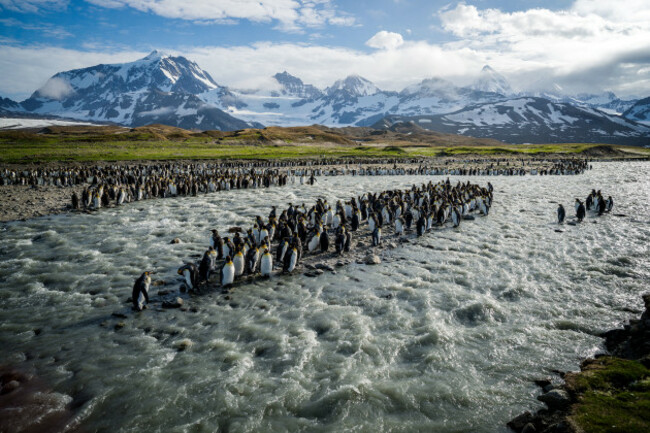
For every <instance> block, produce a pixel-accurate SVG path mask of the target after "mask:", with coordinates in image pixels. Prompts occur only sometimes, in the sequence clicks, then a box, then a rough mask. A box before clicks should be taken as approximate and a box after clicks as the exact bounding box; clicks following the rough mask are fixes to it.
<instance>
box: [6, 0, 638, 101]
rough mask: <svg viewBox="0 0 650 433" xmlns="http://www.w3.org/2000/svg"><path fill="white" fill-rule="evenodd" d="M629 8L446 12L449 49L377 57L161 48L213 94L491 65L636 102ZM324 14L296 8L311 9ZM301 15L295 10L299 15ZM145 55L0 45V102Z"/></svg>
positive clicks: (374, 43) (384, 46)
mask: <svg viewBox="0 0 650 433" xmlns="http://www.w3.org/2000/svg"><path fill="white" fill-rule="evenodd" d="M0 1H2V0H0ZM114 1H118V0H114ZM124 1H126V0H119V2H121V3H122V4H123V3H124ZM129 1H135V0H129ZM142 1H144V0H142ZM151 1H153V0H151ZM233 1H234V0H233ZM630 1H633V2H636V3H635V4H634V6H635V7H636V8H637V9H636V12H635V13H632V12H626V11H625V7H623V6H622V5H621V6H620V7H619V8H618V9H617V8H615V7H613V6H611V5H610V4H609V3H608V2H606V1H604V0H602V1H596V0H591V1H587V0H578V1H576V2H575V3H574V4H573V6H572V7H571V8H569V9H566V10H563V11H550V10H547V9H531V10H526V11H520V12H511V13H506V12H502V11H499V10H497V9H485V10H482V9H478V8H476V7H474V6H468V5H465V4H459V5H453V6H452V7H451V8H447V9H445V10H442V11H441V12H440V14H439V16H440V19H441V24H442V28H443V29H445V30H446V31H447V32H450V33H453V34H454V35H456V36H457V38H456V40H455V41H453V42H449V43H445V44H432V43H428V42H424V41H413V40H409V39H408V38H407V39H406V40H405V39H404V38H403V37H402V35H400V34H399V33H391V32H387V31H381V32H379V33H377V34H375V35H374V36H372V37H371V38H370V39H369V40H368V41H367V42H366V44H367V45H368V46H371V47H373V48H377V49H376V50H371V52H365V51H361V50H353V49H349V48H344V47H332V46H324V45H318V44H316V43H311V44H297V43H273V42H259V43H255V44H252V45H242V46H229V47H228V46H204V47H194V46H189V47H182V46H181V47H173V48H172V49H169V48H168V47H159V48H161V49H164V50H165V51H170V52H172V53H174V54H180V55H184V56H186V57H187V58H189V59H190V60H193V61H196V62H197V63H198V64H199V66H201V67H202V68H204V69H205V70H207V71H208V72H209V73H210V74H211V75H212V77H213V78H214V79H215V80H216V81H217V82H218V83H219V84H222V85H227V86H231V87H235V88H249V89H250V88H253V87H257V86H258V85H259V86H265V87H266V86H268V85H269V77H271V76H272V75H273V74H275V73H276V72H281V71H283V70H287V71H289V72H290V73H291V74H293V75H296V76H298V77H300V78H301V79H302V80H303V81H304V82H306V83H310V84H314V85H316V86H319V87H321V88H324V87H326V86H329V85H331V84H332V83H333V82H334V81H335V80H337V79H339V78H342V77H345V76H346V75H350V74H359V75H361V76H363V77H365V78H368V79H369V80H371V81H373V82H374V83H375V84H376V85H377V86H379V87H380V88H382V89H385V90H401V89H403V88H404V87H405V86H407V85H410V84H413V83H416V82H418V81H421V80H422V79H424V78H428V77H434V76H437V77H442V78H446V79H450V80H452V81H454V82H456V83H457V84H467V83H468V82H470V81H471V80H472V79H473V78H474V77H475V76H476V75H477V74H478V72H479V71H480V69H481V68H482V66H483V65H485V64H490V65H491V66H492V67H493V68H494V69H496V70H497V71H498V72H500V73H502V74H503V75H505V76H506V77H507V78H508V79H509V80H510V81H511V83H512V84H513V86H514V87H516V88H517V87H518V88H520V89H522V88H530V87H531V86H533V85H538V86H550V84H552V83H557V84H559V85H561V86H562V87H564V88H565V89H566V90H567V91H571V92H578V91H580V92H582V91H589V92H598V91H602V90H613V91H614V92H616V93H617V94H618V95H619V96H628V95H633V96H639V97H643V96H648V95H650V18H648V19H647V20H646V19H645V17H647V16H648V13H650V2H648V1H647V0H646V1H645V2H644V1H639V0H630ZM322 4H325V3H316V2H311V3H307V2H303V3H301V5H303V6H305V5H306V6H305V7H310V8H312V9H314V8H316V9H318V7H319V5H322ZM299 10H300V9H295V10H294V11H298V12H296V14H297V15H298V14H299ZM639 17H641V18H639ZM642 18H643V19H642ZM274 19H277V18H274ZM296 20H298V18H296ZM295 22H297V21H294V23H295ZM318 22H319V21H318V19H316V18H313V21H311V23H312V24H313V25H317V24H318ZM321 22H322V21H321ZM146 54H148V53H146V52H134V51H128V50H124V51H116V50H115V48H113V49H111V48H107V47H102V46H91V45H88V46H87V47H86V48H85V51H82V50H69V49H63V48H56V47H47V46H46V47H40V46H39V47H20V46H16V45H14V46H11V45H8V44H6V45H0V76H2V80H0V94H3V95H6V96H10V97H13V98H24V97H26V96H28V95H29V94H31V92H33V90H34V89H36V88H38V87H40V86H42V85H43V83H45V82H46V81H47V80H48V78H49V77H51V76H52V75H54V74H55V73H57V72H60V71H64V70H69V69H74V68H81V67H88V66H93V65H96V64H99V63H118V62H125V61H133V60H135V59H138V58H140V57H143V56H145V55H146Z"/></svg>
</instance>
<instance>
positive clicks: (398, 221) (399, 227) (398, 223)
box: [395, 216, 404, 236]
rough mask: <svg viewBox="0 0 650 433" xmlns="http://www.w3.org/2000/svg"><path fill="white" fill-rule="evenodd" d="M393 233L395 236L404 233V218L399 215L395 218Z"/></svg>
mask: <svg viewBox="0 0 650 433" xmlns="http://www.w3.org/2000/svg"><path fill="white" fill-rule="evenodd" d="M395 234H396V235H397V236H400V235H403V234H404V219H403V218H402V217H401V216H400V217H397V218H395Z"/></svg>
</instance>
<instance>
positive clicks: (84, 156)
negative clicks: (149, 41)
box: [0, 125, 650, 163]
mask: <svg viewBox="0 0 650 433" xmlns="http://www.w3.org/2000/svg"><path fill="white" fill-rule="evenodd" d="M47 132H48V133H46V134H42V133H41V134H36V133H28V132H14V131H3V132H0V162H2V163H29V162H46V161H102V160H103V161H121V160H170V159H217V158H223V159H274V158H309V157H315V158H316V157H328V158H336V157H391V158H393V157H413V156H417V157H436V156H456V155H518V154H522V155H523V154H527V155H540V154H572V155H577V154H580V153H583V152H586V153H585V156H607V153H610V154H611V153H612V149H616V150H615V151H614V152H613V153H620V152H619V151H620V150H623V151H625V152H633V153H634V154H636V155H637V156H650V149H642V148H624V147H621V146H605V147H603V146H602V145H597V144H582V143H570V144H549V145H508V144H501V143H498V142H494V141H491V142H487V143H486V142H485V140H483V141H480V140H476V139H472V138H470V137H462V136H450V137H448V138H446V139H445V140H442V141H441V140H440V139H439V137H438V136H435V137H434V136H431V137H427V136H423V137H419V138H418V139H417V141H416V142H414V141H408V140H405V139H403V138H402V137H400V136H394V137H377V139H376V140H373V139H370V140H368V139H364V140H363V143H362V144H360V140H357V138H356V137H355V136H353V135H348V134H344V133H342V132H333V131H329V130H322V129H319V128H316V127H299V128H276V127H272V128H265V129H263V130H256V129H246V130H242V131H234V132H227V133H224V132H219V131H207V132H204V133H193V132H191V131H186V130H182V129H179V128H171V127H164V126H157V125H151V126H147V127H142V128H136V129H133V130H128V129H119V128H112V129H109V130H104V129H101V128H61V127H52V128H48V131H47ZM427 138H431V140H430V141H429V142H427V141H426V139H427ZM441 143H444V144H441ZM450 143H453V144H452V145H450ZM599 149H600V150H601V151H603V149H604V154H603V155H595V154H592V155H589V154H590V152H596V153H598V151H599ZM600 153H603V152H600ZM611 156H614V155H613V154H612V155H611ZM618 156H620V155H618Z"/></svg>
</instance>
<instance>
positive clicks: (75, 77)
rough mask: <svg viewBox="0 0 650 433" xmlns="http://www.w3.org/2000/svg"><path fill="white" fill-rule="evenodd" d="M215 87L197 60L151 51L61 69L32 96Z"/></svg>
mask: <svg viewBox="0 0 650 433" xmlns="http://www.w3.org/2000/svg"><path fill="white" fill-rule="evenodd" d="M217 87H219V86H218V85H217V83H215V82H214V80H213V79H212V77H211V76H210V74H208V73H207V72H205V71H204V70H202V69H201V68H200V67H199V66H198V65H197V64H196V63H194V62H191V61H189V60H187V59H186V58H185V57H181V56H179V57H172V56H170V55H168V54H165V53H162V52H160V51H153V52H152V53H151V54H149V55H148V56H146V57H144V58H142V59H140V60H136V61H135V62H130V63H121V64H112V65H97V66H92V67H90V68H83V69H74V70H71V71H66V72H60V73H58V74H56V75H54V76H53V77H52V78H50V79H49V80H48V81H47V83H45V85H44V86H43V87H41V88H40V89H38V90H37V91H36V92H35V93H34V94H33V95H32V98H39V99H46V100H57V101H61V100H65V99H67V98H69V97H72V96H73V95H75V94H84V93H88V92H91V93H98V92H99V93H101V94H102V95H103V96H110V95H118V94H121V93H123V92H134V91H142V90H145V89H153V88H156V89H159V90H162V91H165V92H182V93H191V94H196V93H201V92H205V91H207V90H211V89H215V88H217Z"/></svg>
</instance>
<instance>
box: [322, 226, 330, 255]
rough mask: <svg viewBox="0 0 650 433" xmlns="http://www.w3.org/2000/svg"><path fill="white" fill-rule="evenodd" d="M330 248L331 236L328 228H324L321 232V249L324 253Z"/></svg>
mask: <svg viewBox="0 0 650 433" xmlns="http://www.w3.org/2000/svg"><path fill="white" fill-rule="evenodd" d="M329 248H330V238H329V236H327V230H325V229H324V230H323V232H322V233H321V234H320V250H321V252H323V253H326V252H327V250H328V249H329Z"/></svg>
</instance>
